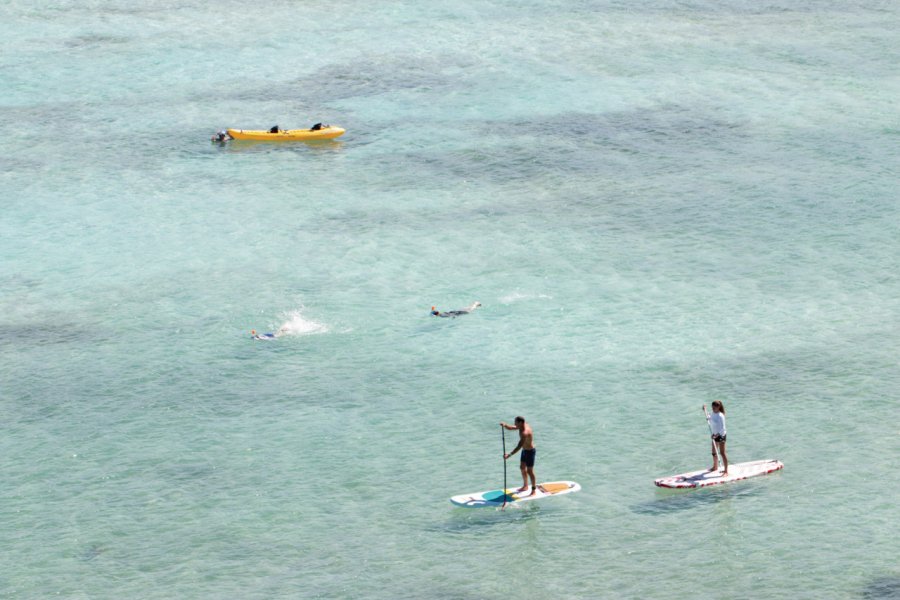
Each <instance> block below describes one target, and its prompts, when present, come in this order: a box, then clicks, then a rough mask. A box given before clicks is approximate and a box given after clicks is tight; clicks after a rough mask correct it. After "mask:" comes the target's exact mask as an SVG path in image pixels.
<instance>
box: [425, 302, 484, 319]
mask: <svg viewBox="0 0 900 600" xmlns="http://www.w3.org/2000/svg"><path fill="white" fill-rule="evenodd" d="M479 306H481V302H473V303H472V304H470V305H469V306H467V307H465V308H461V309H459V310H448V311H444V312H441V311H439V310H437V309H436V308H435V307H433V306H432V307H431V315H432V316H434V317H443V318H445V319H446V318H450V319H455V318H456V317H461V316H462V315H467V314H469V313H470V312H472V311H473V310H475V309H476V308H478V307H479Z"/></svg>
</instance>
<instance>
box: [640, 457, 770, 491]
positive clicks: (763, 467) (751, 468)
mask: <svg viewBox="0 0 900 600" xmlns="http://www.w3.org/2000/svg"><path fill="white" fill-rule="evenodd" d="M783 468H784V465H783V464H782V463H781V461H777V460H771V459H770V460H755V461H752V462H745V463H735V464H731V465H728V475H723V474H722V470H721V468H720V469H719V470H718V471H709V470H705V471H691V472H690V473H681V474H680V475H672V476H670V477H660V478H659V479H657V480H656V481H654V482H653V483H655V484H656V485H658V486H659V487H664V488H700V487H706V486H709V485H718V484H720V483H731V482H732V481H740V480H742V479H749V478H750V477H756V476H757V475H768V474H769V473H772V472H774V471H778V470H780V469H783Z"/></svg>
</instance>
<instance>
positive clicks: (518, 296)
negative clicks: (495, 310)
mask: <svg viewBox="0 0 900 600" xmlns="http://www.w3.org/2000/svg"><path fill="white" fill-rule="evenodd" d="M519 300H553V296H548V295H547V294H526V293H522V292H512V293H511V294H506V295H505V296H501V297H500V302H501V303H502V304H512V303H513V302H518V301H519Z"/></svg>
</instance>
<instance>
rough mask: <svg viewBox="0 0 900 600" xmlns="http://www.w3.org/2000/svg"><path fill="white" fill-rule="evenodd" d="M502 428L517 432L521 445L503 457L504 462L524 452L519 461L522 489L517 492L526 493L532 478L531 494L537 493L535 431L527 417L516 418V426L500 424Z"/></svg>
mask: <svg viewBox="0 0 900 600" xmlns="http://www.w3.org/2000/svg"><path fill="white" fill-rule="evenodd" d="M500 427H503V428H504V429H509V430H517V431H518V432H519V443H518V444H517V445H516V447H515V448H513V450H512V452H507V453H506V454H504V455H503V460H506V459H508V458H509V457H510V456H512V455H513V454H515V453H516V452H518V451H519V450H520V449H521V450H522V458H521V460H520V461H519V468H520V469H521V470H522V487H520V488H519V489H518V490H517V491H519V492H524V491H525V490H527V489H528V478H529V477H530V478H531V494H530V495H532V496H533V495H534V494H535V492H536V491H537V480H536V479H535V477H534V459H535V456H536V455H537V448H535V446H534V431H532V429H531V425H529V424H528V423H526V422H525V417H516V421H515V425H509V424H508V423H504V422H502V421H501V422H500Z"/></svg>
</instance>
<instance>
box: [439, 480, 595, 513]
mask: <svg viewBox="0 0 900 600" xmlns="http://www.w3.org/2000/svg"><path fill="white" fill-rule="evenodd" d="M580 489H581V486H580V485H578V484H577V483H575V482H574V481H548V482H545V483H540V484H538V486H537V489H535V492H534V494H532V493H531V490H530V489H527V490H525V491H524V492H520V491H518V490H516V489H505V490H487V491H485V492H475V493H473V494H460V495H459V496H453V497H452V498H450V502H452V503H453V504H455V505H456V506H462V507H463V508H500V507H502V506H503V505H504V504H506V505H509V504H520V503H522V502H530V501H531V500H541V499H543V498H548V497H550V496H562V495H563V494H571V493H572V492H577V491H578V490H580Z"/></svg>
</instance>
